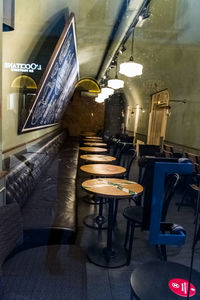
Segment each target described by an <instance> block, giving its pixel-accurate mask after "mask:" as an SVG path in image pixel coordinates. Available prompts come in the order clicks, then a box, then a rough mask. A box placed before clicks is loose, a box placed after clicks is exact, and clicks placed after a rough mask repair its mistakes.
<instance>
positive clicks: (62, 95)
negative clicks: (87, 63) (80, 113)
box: [19, 14, 79, 133]
mask: <svg viewBox="0 0 200 300" xmlns="http://www.w3.org/2000/svg"><path fill="white" fill-rule="evenodd" d="M78 79H79V65H78V59H77V45H76V34H75V21H74V14H71V15H70V17H69V19H68V21H67V23H66V25H65V27H64V29H63V32H62V34H61V36H60V38H59V40H58V43H57V45H56V48H55V50H54V52H53V54H52V56H51V58H50V61H49V63H48V65H47V68H46V70H45V72H44V74H43V76H42V79H41V82H40V84H39V88H38V91H37V93H36V95H35V97H34V102H33V106H32V108H31V109H30V112H29V114H28V117H27V119H26V121H25V123H24V124H23V126H22V127H21V128H19V133H24V132H28V131H32V130H38V129H41V128H45V127H49V126H52V125H55V124H58V122H59V120H60V119H61V116H62V114H63V112H64V110H65V108H66V105H67V103H68V102H69V100H70V98H71V96H72V94H73V91H74V87H75V84H76V82H77V80H78Z"/></svg>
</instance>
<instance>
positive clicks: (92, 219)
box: [83, 215, 108, 230]
mask: <svg viewBox="0 0 200 300" xmlns="http://www.w3.org/2000/svg"><path fill="white" fill-rule="evenodd" d="M83 223H84V224H85V226H87V227H89V228H92V229H97V230H99V229H108V222H107V218H105V217H104V216H102V217H101V216H99V215H89V216H86V217H85V218H84V220H83Z"/></svg>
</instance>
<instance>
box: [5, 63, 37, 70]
mask: <svg viewBox="0 0 200 300" xmlns="http://www.w3.org/2000/svg"><path fill="white" fill-rule="evenodd" d="M4 68H5V69H10V71H12V72H23V73H26V72H28V73H34V71H36V70H37V71H41V70H42V65H39V64H36V63H30V64H24V63H9V62H5V63H4Z"/></svg>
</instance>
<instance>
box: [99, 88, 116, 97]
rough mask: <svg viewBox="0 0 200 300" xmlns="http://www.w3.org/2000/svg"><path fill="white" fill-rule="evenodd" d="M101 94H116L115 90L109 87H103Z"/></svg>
mask: <svg viewBox="0 0 200 300" xmlns="http://www.w3.org/2000/svg"><path fill="white" fill-rule="evenodd" d="M101 94H102V95H105V96H111V95H113V94H114V90H113V89H112V88H109V87H103V88H101Z"/></svg>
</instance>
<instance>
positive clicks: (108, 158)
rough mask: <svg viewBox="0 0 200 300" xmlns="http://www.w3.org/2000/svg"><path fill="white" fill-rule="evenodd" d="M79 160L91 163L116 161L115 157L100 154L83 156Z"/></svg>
mask: <svg viewBox="0 0 200 300" xmlns="http://www.w3.org/2000/svg"><path fill="white" fill-rule="evenodd" d="M80 158H81V159H85V160H88V161H93V162H111V161H114V160H116V157H114V156H109V155H101V154H84V155H81V156H80Z"/></svg>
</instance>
